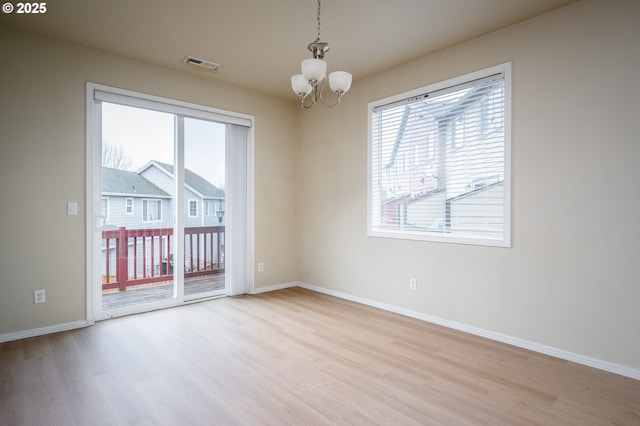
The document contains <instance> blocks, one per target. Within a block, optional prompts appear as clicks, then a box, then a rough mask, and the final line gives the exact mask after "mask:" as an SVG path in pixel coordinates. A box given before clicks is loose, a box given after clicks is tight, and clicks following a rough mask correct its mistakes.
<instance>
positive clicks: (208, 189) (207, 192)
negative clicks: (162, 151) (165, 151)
mask: <svg viewBox="0 0 640 426" xmlns="http://www.w3.org/2000/svg"><path fill="white" fill-rule="evenodd" d="M152 163H156V164H157V165H158V166H160V167H162V168H163V169H165V170H166V171H167V172H169V173H170V174H171V176H172V177H173V165H172V164H167V163H162V162H160V161H155V160H154V161H152ZM184 183H185V185H187V186H189V187H190V188H191V189H193V190H194V191H195V192H198V193H199V194H200V195H202V198H224V191H223V190H222V189H220V188H218V187H216V186H215V185H213V184H212V183H211V182H209V181H208V180H206V179H205V178H203V177H202V176H200V175H199V174H197V173H194V172H192V171H191V170H189V169H185V171H184Z"/></svg>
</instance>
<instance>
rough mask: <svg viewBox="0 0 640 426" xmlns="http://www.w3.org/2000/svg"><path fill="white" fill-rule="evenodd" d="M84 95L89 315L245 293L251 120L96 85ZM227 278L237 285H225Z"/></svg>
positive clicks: (247, 282) (102, 315)
mask: <svg viewBox="0 0 640 426" xmlns="http://www.w3.org/2000/svg"><path fill="white" fill-rule="evenodd" d="M88 92H89V95H88V100H89V101H90V102H91V108H89V110H90V111H89V112H90V117H91V124H90V125H89V126H88V130H89V131H88V138H89V139H90V141H89V142H88V147H89V148H90V149H89V150H88V151H89V152H90V155H89V156H88V163H89V165H88V177H89V180H90V182H91V185H89V186H90V189H89V191H88V199H90V200H91V203H88V210H89V211H88V218H89V220H90V221H91V222H93V225H94V226H93V227H92V229H91V231H90V234H91V235H90V238H89V240H90V241H89V244H88V246H89V247H91V249H90V250H89V253H88V259H89V262H88V264H89V265H90V270H91V272H90V276H91V281H92V282H93V288H92V289H91V290H92V292H93V293H92V294H93V295H94V301H93V304H92V307H93V310H94V317H95V319H102V318H109V317H113V316H119V315H125V314H129V313H136V312H142V311H146V310H151V309H156V308H159V307H166V306H172V305H178V304H181V303H184V302H185V301H190V300H194V299H198V298H206V297H213V296H219V295H225V294H236V293H242V292H246V291H248V290H249V288H250V279H251V277H250V274H249V275H247V274H246V273H245V271H248V270H249V269H250V268H248V265H249V259H250V253H251V250H250V242H251V238H249V239H247V235H245V234H246V230H247V229H249V228H250V226H248V223H249V222H248V220H247V219H248V218H247V215H246V211H247V206H248V205H249V204H250V199H249V198H248V197H247V195H248V194H249V193H250V191H249V192H248V191H247V187H246V185H247V183H248V182H249V180H248V179H246V175H247V171H248V170H249V169H248V164H249V161H248V159H249V157H248V153H249V152H250V151H249V150H248V149H247V147H248V146H249V134H250V133H249V132H247V131H244V130H242V129H249V128H250V126H251V123H252V120H250V119H249V118H246V117H237V116H226V115H223V114H219V113H217V112H214V111H209V110H208V109H206V108H205V109H202V107H201V108H198V107H197V106H191V105H189V106H186V105H185V104H183V103H175V104H172V103H171V101H169V100H162V101H163V102H158V100H159V99H157V98H153V97H149V96H146V95H140V94H135V93H131V92H126V93H123V91H120V90H117V89H113V90H110V88H105V87H104V86H97V85H92V84H90V85H89V86H88ZM229 121H231V122H229ZM235 152H243V153H244V154H243V155H241V156H240V157H239V156H238V155H228V154H230V153H235ZM241 157H244V158H241ZM228 176H230V177H231V178H230V179H231V181H230V182H228V181H227V180H228ZM228 187H231V188H235V190H233V191H234V194H232V193H230V192H229V189H228ZM230 206H234V207H230ZM234 210H235V212H234ZM228 222H229V223H232V224H235V226H236V227H237V229H236V231H235V232H234V231H233V229H228V228H227V223H228ZM234 235H236V236H235V239H236V240H237V241H235V242H233V241H232V240H233V239H234ZM227 247H231V248H233V247H235V250H234V251H233V253H234V254H233V255H231V256H228V253H227ZM229 262H233V263H234V265H229ZM227 265H229V266H233V267H232V268H231V269H230V270H229V273H227V269H228V268H227ZM234 275H235V276H236V277H237V279H236V281H237V280H242V282H240V283H238V282H236V283H235V284H234V285H229V286H228V285H227V281H228V279H229V278H230V277H231V276H234Z"/></svg>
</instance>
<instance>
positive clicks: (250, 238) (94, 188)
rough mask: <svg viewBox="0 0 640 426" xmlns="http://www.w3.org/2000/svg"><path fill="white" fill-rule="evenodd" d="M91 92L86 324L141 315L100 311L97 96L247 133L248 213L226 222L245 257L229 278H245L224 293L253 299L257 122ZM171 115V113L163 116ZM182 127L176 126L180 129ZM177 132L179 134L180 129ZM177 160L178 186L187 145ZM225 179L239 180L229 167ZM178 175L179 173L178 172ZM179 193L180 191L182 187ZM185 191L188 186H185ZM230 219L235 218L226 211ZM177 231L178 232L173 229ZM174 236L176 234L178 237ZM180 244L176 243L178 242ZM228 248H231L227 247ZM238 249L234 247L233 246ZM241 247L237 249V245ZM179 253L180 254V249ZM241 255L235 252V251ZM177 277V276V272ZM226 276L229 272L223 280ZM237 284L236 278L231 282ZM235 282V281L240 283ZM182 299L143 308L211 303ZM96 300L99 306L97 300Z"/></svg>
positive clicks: (96, 87)
mask: <svg viewBox="0 0 640 426" xmlns="http://www.w3.org/2000/svg"><path fill="white" fill-rule="evenodd" d="M86 87H87V90H86V125H87V127H86V144H85V146H86V203H85V205H86V216H85V221H86V237H87V238H86V244H87V246H86V250H87V252H86V313H87V315H86V317H87V318H86V320H87V323H88V324H94V323H95V321H97V320H101V319H107V318H113V317H116V316H123V315H129V314H132V313H138V312H140V310H139V309H136V308H132V309H127V308H123V309H118V310H117V311H114V312H113V313H112V314H111V313H103V312H102V309H101V308H100V307H99V306H98V305H97V304H98V303H101V300H100V299H101V298H100V297H97V295H98V290H97V289H96V288H95V286H96V284H97V283H98V282H100V269H101V259H100V255H99V252H100V250H99V248H100V244H101V238H98V232H100V231H98V230H97V228H98V223H97V217H98V216H97V215H98V214H99V213H100V212H101V207H100V205H99V204H100V203H99V202H97V201H96V200H98V199H101V197H97V194H102V182H101V180H102V173H101V170H102V169H101V165H102V151H101V150H98V149H96V148H97V146H96V145H97V143H96V142H97V140H100V146H101V144H102V141H101V139H102V127H101V125H102V111H101V102H102V101H103V100H104V99H96V96H97V94H98V93H100V96H102V97H104V96H106V97H109V96H113V97H116V98H117V97H123V96H124V97H126V98H127V105H130V106H134V107H137V106H139V107H141V108H146V109H152V108H149V107H148V104H149V103H155V104H157V105H163V106H169V108H170V109H171V111H170V112H173V113H175V114H180V115H182V116H189V117H194V118H202V119H205V120H212V121H217V122H221V123H227V124H237V125H240V126H243V127H246V128H247V141H246V151H247V152H246V158H245V160H244V162H245V163H246V164H244V165H243V166H244V172H243V174H244V176H242V178H243V179H244V181H245V185H246V188H245V192H244V193H243V194H242V198H243V199H242V200H240V201H241V203H242V204H243V205H244V206H245V207H246V211H245V212H239V213H242V214H239V215H238V217H237V218H236V220H230V221H228V222H227V226H229V225H231V224H232V223H234V224H235V225H234V226H235V227H236V229H237V231H236V232H239V235H241V236H242V239H243V241H242V243H241V246H242V247H241V251H242V261H241V265H235V268H226V269H227V270H228V271H229V272H230V273H231V275H233V272H232V271H233V270H235V271H236V272H237V275H238V276H240V277H241V280H242V281H241V282H234V283H232V284H231V285H230V283H227V285H225V291H226V294H227V295H235V294H242V293H249V292H252V291H253V288H254V276H253V269H254V268H253V263H254V166H255V160H254V151H255V149H254V134H255V131H254V121H255V119H254V117H253V116H251V115H247V114H240V113H236V112H231V111H225V110H221V109H217V108H211V107H207V106H203V105H197V104H191V103H188V102H182V101H176V100H173V99H169V98H164V97H159V96H155V95H148V94H144V93H139V92H133V91H129V90H124V89H119V88H115V87H111V86H105V85H102V84H97V83H92V82H87V86H86ZM165 112H169V111H165ZM176 124H178V123H176ZM176 131H177V129H176ZM175 149H176V153H175V154H176V155H175V162H176V165H175V171H176V173H175V175H176V179H175V181H176V185H180V182H184V177H183V173H182V169H183V168H184V143H176V145H175ZM225 169H226V175H227V179H226V181H227V182H229V178H230V177H231V178H232V179H234V178H237V176H238V175H237V173H236V174H235V176H233V175H232V173H231V171H230V169H231V167H225ZM179 170H180V172H179ZM178 187H179V186H178ZM183 187H184V185H183ZM183 198H184V195H183V194H181V193H180V191H176V199H177V201H180V200H181V199H183ZM181 206H182V204H180V203H178V202H176V203H175V208H176V210H177V212H176V215H175V217H176V224H175V225H174V227H178V226H180V224H181V223H183V220H184V219H183V218H182V216H181V214H177V213H178V212H181V209H180V207H181ZM227 213H233V212H229V211H227ZM174 229H175V228H174ZM174 233H175V232H174ZM227 238H228V239H229V240H228V241H231V240H232V239H234V230H233V229H231V228H230V229H228V230H226V232H225V239H227ZM179 240H180V239H179V238H178V239H177V241H179ZM226 244H228V242H227V243H226ZM231 245H234V244H231ZM182 246H183V248H184V241H183V242H182ZM235 246H236V247H238V244H237V243H236V244H235ZM178 250H179V253H180V252H181V251H180V249H179V248H178ZM236 250H237V249H236ZM228 260H229V257H225V262H227V261H228ZM233 261H234V260H233V258H231V262H233ZM176 272H178V271H176ZM226 274H227V272H226V271H225V276H227V275H226ZM177 275H178V274H177V273H176V274H175V276H174V281H176V283H175V284H176V285H177V286H180V285H181V286H182V287H181V288H182V289H184V282H183V277H179V278H178V277H177ZM228 278H230V279H233V276H230V277H228ZM236 281H237V280H236ZM178 295H179V297H178V298H176V299H172V300H169V301H163V302H158V303H150V304H148V305H145V307H146V308H148V309H145V311H150V310H155V309H162V308H167V307H174V306H179V305H182V304H187V303H193V302H197V301H201V300H207V298H206V297H205V298H202V299H196V300H184V294H183V291H182V292H181V291H180V289H178ZM96 299H98V300H96Z"/></svg>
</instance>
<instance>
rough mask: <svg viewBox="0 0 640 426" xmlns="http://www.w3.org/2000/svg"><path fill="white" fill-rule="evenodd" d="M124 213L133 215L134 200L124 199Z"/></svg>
mask: <svg viewBox="0 0 640 426" xmlns="http://www.w3.org/2000/svg"><path fill="white" fill-rule="evenodd" d="M124 212H125V214H133V198H125V199H124Z"/></svg>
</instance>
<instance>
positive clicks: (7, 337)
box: [0, 320, 91, 343]
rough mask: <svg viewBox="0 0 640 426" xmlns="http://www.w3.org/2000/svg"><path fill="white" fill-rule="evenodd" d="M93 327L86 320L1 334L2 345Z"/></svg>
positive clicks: (0, 341)
mask: <svg viewBox="0 0 640 426" xmlns="http://www.w3.org/2000/svg"><path fill="white" fill-rule="evenodd" d="M89 325H91V324H90V323H89V322H87V321H85V320H81V321H74V322H67V323H64V324H56V325H52V326H49V327H41V328H34V329H31V330H24V331H16V332H15V333H7V334H0V343H4V342H11V341H13V340H20V339H27V338H29V337H36V336H43V335H45V334H51V333H59V332H61V331H68V330H74V329H76V328H82V327H87V326H89Z"/></svg>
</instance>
